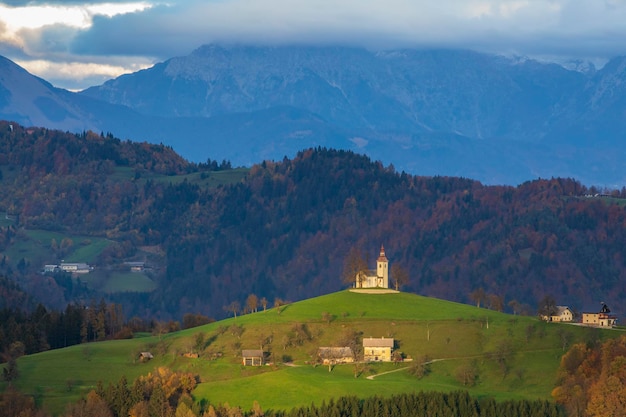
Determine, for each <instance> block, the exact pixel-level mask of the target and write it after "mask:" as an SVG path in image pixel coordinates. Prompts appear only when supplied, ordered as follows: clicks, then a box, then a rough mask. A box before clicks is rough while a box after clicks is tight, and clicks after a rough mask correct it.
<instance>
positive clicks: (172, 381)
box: [0, 367, 565, 417]
mask: <svg viewBox="0 0 626 417" xmlns="http://www.w3.org/2000/svg"><path fill="white" fill-rule="evenodd" d="M196 384H197V381H196V379H195V377H194V376H193V375H192V374H190V373H184V372H173V371H171V370H169V369H168V368H164V367H160V368H157V369H155V371H154V372H152V373H150V374H148V375H146V376H141V377H139V378H137V379H136V380H135V381H134V382H133V383H132V384H131V383H129V382H128V381H127V379H126V378H125V377H122V378H121V379H120V380H119V381H118V382H117V383H116V384H109V385H108V386H107V387H104V386H103V385H102V384H99V385H98V387H97V388H96V389H95V390H92V391H90V392H89V393H88V394H87V395H86V396H85V397H84V398H82V399H80V400H79V401H78V402H75V403H72V404H69V405H68V406H67V409H66V411H65V412H64V413H63V414H61V416H60V417H80V416H90V417H125V416H131V417H319V416H359V417H380V416H389V417H420V416H424V417H426V416H440V417H501V416H507V417H536V416H541V417H564V416H565V413H564V412H563V409H561V408H560V407H559V406H558V405H556V404H554V403H551V402H548V401H541V400H535V401H533V400H508V401H495V400H494V399H493V398H488V397H487V398H481V399H477V398H474V397H472V396H470V395H469V394H468V393H467V392H466V391H453V392H449V393H442V392H419V393H412V394H399V395H394V396H392V397H389V398H383V397H368V398H357V397H352V396H351V397H339V398H337V399H332V400H330V401H328V402H322V404H311V405H310V406H304V407H295V408H293V409H291V410H273V409H268V410H263V408H262V407H261V404H260V403H259V401H255V402H254V404H253V407H252V409H250V410H243V409H242V408H241V407H237V406H230V405H229V404H228V403H224V404H211V403H206V402H204V403H199V402H194V401H193V399H192V397H191V395H190V393H191V390H193V388H194V387H195V386H196ZM0 410H2V411H0V417H5V416H6V417H14V416H17V415H21V416H38V417H48V414H47V413H46V412H45V411H43V410H37V408H36V406H35V404H34V402H33V401H32V398H30V397H27V396H24V395H22V394H20V393H19V392H17V391H14V390H8V391H6V392H5V393H3V394H0Z"/></svg>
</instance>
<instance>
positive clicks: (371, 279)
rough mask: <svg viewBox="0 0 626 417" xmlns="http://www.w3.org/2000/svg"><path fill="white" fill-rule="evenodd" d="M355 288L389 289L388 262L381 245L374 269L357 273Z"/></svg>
mask: <svg viewBox="0 0 626 417" xmlns="http://www.w3.org/2000/svg"><path fill="white" fill-rule="evenodd" d="M355 288H389V260H388V259H387V257H386V256H385V247H384V246H383V245H380V253H379V254H378V259H376V269H370V270H365V271H360V272H358V273H357V274H356V278H355Z"/></svg>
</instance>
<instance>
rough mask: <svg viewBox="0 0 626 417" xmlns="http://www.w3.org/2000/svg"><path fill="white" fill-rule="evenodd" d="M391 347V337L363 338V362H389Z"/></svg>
mask: <svg viewBox="0 0 626 417" xmlns="http://www.w3.org/2000/svg"><path fill="white" fill-rule="evenodd" d="M393 348H394V340H393V338H384V337H382V338H380V339H377V338H373V337H369V338H363V360H364V361H365V362H391V354H392V352H393Z"/></svg>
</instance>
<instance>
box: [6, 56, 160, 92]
mask: <svg viewBox="0 0 626 417" xmlns="http://www.w3.org/2000/svg"><path fill="white" fill-rule="evenodd" d="M125 61H126V63H125V64H124V65H122V64H119V65H116V64H106V63H98V62H97V60H95V59H94V62H54V61H48V60H43V59H36V60H24V61H22V60H15V63H16V64H18V65H19V66H21V67H23V68H25V69H26V70H27V71H28V72H30V73H31V74H37V76H39V77H41V78H43V79H45V80H46V81H50V82H52V83H53V84H55V81H63V80H65V88H67V89H70V90H81V89H83V88H84V87H85V84H84V83H85V82H91V83H94V82H95V81H96V80H99V82H100V83H102V82H104V81H105V80H108V79H111V78H115V77H118V76H120V75H122V74H126V73H129V72H135V71H139V70H142V69H145V68H148V67H150V66H151V65H152V62H150V61H147V60H145V59H144V58H142V57H136V58H134V59H126V60H125ZM69 80H71V81H69ZM90 85H92V84H90Z"/></svg>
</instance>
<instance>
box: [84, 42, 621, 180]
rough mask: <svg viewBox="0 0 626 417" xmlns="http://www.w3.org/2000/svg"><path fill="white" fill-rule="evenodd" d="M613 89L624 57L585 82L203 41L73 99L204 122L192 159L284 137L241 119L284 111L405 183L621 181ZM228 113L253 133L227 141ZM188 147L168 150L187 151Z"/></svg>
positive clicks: (403, 55) (555, 75)
mask: <svg viewBox="0 0 626 417" xmlns="http://www.w3.org/2000/svg"><path fill="white" fill-rule="evenodd" d="M624 81H626V71H624V59H623V58H616V59H614V60H613V61H611V62H609V63H608V64H607V65H606V66H605V67H604V68H602V69H601V70H599V71H595V69H594V68H589V69H588V70H587V71H586V72H585V73H583V72H579V71H574V70H568V69H566V68H564V67H562V66H559V65H556V64H546V63H540V62H537V61H533V60H523V59H509V58H504V57H501V56H493V55H486V54H481V53H476V52H471V51H463V50H459V51H455V50H399V51H386V52H371V51H367V50H364V49H355V48H340V47H325V48H318V47H295V46H294V47H273V48H272V47H244V46H241V47H239V46H233V47H221V46H216V45H207V46H203V47H201V48H198V49H197V50H196V51H194V52H193V53H191V54H190V55H188V56H183V57H177V58H172V59H170V60H168V61H166V62H164V63H161V64H158V65H156V66H154V67H153V68H151V69H148V70H144V71H140V72H138V73H135V74H130V75H125V76H122V77H119V78H117V79H115V80H111V81H108V82H106V83H105V84H103V85H102V86H99V87H92V88H90V89H87V90H85V91H84V92H83V94H84V95H88V96H90V97H94V98H99V99H102V100H105V101H108V102H111V103H115V104H122V105H126V106H129V107H131V108H133V109H135V110H136V111H138V112H141V113H143V114H150V115H157V116H165V117H209V118H215V119H216V122H217V123H219V124H220V125H221V128H223V129H224V131H225V132H228V134H225V135H219V133H218V134H215V133H213V134H212V140H211V142H212V143H211V144H210V145H208V144H203V143H197V142H194V148H196V149H203V148H205V149H207V150H210V149H211V147H214V146H215V144H214V142H219V141H221V140H223V138H222V136H224V137H226V138H228V139H233V138H236V137H244V136H248V142H251V143H255V142H261V143H263V142H264V141H266V140H267V136H271V132H272V129H276V135H275V137H281V136H283V137H284V135H285V133H286V132H281V130H282V129H281V128H283V127H284V126H285V123H284V122H283V121H282V120H276V118H269V119H268V120H266V121H265V122H264V120H263V118H262V117H259V118H255V119H254V120H250V117H251V115H253V114H258V112H261V111H263V112H270V113H275V112H276V111H278V109H281V108H284V107H285V106H288V107H293V108H297V109H299V110H300V112H307V113H308V114H309V117H304V118H301V119H299V120H298V121H297V123H295V124H292V125H291V126H289V127H290V128H291V130H292V131H293V132H294V135H293V136H294V138H295V137H298V138H299V139H302V140H303V141H304V142H305V143H308V142H310V141H312V140H315V138H316V137H317V136H318V135H319V133H318V132H320V128H321V127H322V126H323V127H324V131H326V132H328V131H331V132H334V133H335V135H334V136H333V135H332V134H331V135H324V134H322V137H329V136H330V137H329V141H325V142H322V144H327V145H331V146H333V147H338V148H343V149H346V148H348V149H353V150H359V151H360V152H365V153H367V154H368V155H370V156H371V157H373V158H375V159H381V160H383V161H384V162H386V163H393V164H394V165H395V166H396V168H399V169H405V170H407V171H409V172H412V173H417V174H427V175H433V174H447V175H459V176H465V177H471V178H476V179H479V180H481V181H484V182H487V183H500V182H503V183H516V182H523V181H524V180H528V179H533V178H536V177H551V176H571V177H576V178H578V179H581V180H582V181H584V182H587V183H600V184H623V183H624V181H625V180H626V178H625V177H624V175H623V173H622V172H621V161H622V160H623V157H624V156H625V153H624V152H625V143H624V134H625V133H626V121H625V119H624V117H623V112H624V109H626V103H624V99H623V97H625V95H624V91H623V90H624V85H626V84H625V83H624ZM233 113H236V114H246V115H248V117H247V119H248V120H247V121H248V123H252V127H253V129H251V130H246V129H245V128H242V127H241V126H243V125H242V124H240V125H239V129H238V130H237V131H234V129H233V127H232V124H231V123H230V121H228V120H224V119H222V116H223V115H227V114H233ZM312 121H316V122H317V123H316V124H315V125H314V126H311V122H312ZM298 124H303V125H306V126H303V127H302V128H300V129H298ZM259 129H260V130H261V131H262V132H258V130H259ZM264 129H269V131H268V132H267V134H266V133H265V131H264ZM288 130H289V129H288ZM228 139H227V140H228ZM187 142H188V141H186V140H184V141H178V143H177V145H174V146H175V148H177V149H179V150H180V152H181V153H182V154H183V155H187V154H190V153H191V152H190V151H191V150H190V149H188V148H187V146H188V145H187ZM168 143H169V142H168ZM316 144H319V143H315V142H314V143H312V145H316ZM608 149H610V154H609V155H607V153H608V152H607V150H608ZM280 151H281V149H280V148H276V149H274V155H273V156H274V158H281V157H282V155H281V154H280ZM246 154H247V152H246V151H245V149H239V148H236V147H232V148H231V151H230V153H229V154H228V155H227V157H228V158H229V159H232V160H233V161H234V162H235V163H236V164H237V163H238V162H239V161H240V158H241V156H240V155H246ZM285 154H287V155H289V153H288V152H286V153H285Z"/></svg>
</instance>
